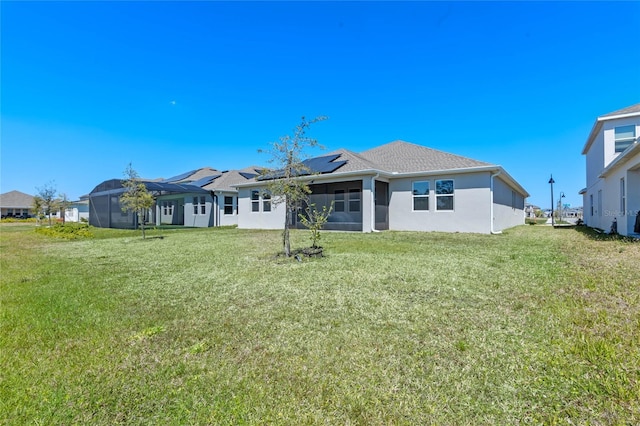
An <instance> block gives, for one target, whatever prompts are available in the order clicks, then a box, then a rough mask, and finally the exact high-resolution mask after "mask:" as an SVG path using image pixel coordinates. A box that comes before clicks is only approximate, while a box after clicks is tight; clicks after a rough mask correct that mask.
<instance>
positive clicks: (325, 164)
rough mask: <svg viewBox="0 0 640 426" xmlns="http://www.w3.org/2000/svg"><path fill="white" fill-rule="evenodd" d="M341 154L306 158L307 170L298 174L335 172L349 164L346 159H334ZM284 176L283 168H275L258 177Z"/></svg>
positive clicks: (266, 178)
mask: <svg viewBox="0 0 640 426" xmlns="http://www.w3.org/2000/svg"><path fill="white" fill-rule="evenodd" d="M338 157H340V154H334V155H325V156H323V157H314V158H309V159H307V160H304V161H303V162H302V164H303V165H304V166H305V168H306V169H307V170H304V171H302V172H300V173H299V174H298V176H308V175H312V174H323V173H333V172H335V171H336V170H338V169H339V168H340V167H342V166H344V165H345V164H347V162H346V161H334V160H336V159H337V158H338ZM283 176H284V171H283V170H274V171H273V172H271V173H268V174H266V175H264V176H261V177H259V178H258V180H268V179H279V178H281V177H283Z"/></svg>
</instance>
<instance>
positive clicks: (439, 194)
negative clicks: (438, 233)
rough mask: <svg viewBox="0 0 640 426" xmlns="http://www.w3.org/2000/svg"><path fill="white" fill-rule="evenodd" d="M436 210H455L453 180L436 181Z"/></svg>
mask: <svg viewBox="0 0 640 426" xmlns="http://www.w3.org/2000/svg"><path fill="white" fill-rule="evenodd" d="M436 210H453V180H452V179H446V180H444V179H443V180H437V181H436Z"/></svg>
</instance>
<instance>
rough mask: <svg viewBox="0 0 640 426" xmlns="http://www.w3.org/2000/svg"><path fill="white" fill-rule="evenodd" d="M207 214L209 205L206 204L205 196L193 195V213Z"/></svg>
mask: <svg viewBox="0 0 640 426" xmlns="http://www.w3.org/2000/svg"><path fill="white" fill-rule="evenodd" d="M198 212H200V214H206V213H207V205H206V204H205V197H204V196H202V197H193V214H198Z"/></svg>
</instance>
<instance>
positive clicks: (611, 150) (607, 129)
mask: <svg viewBox="0 0 640 426" xmlns="http://www.w3.org/2000/svg"><path fill="white" fill-rule="evenodd" d="M631 124H635V126H636V136H639V135H638V133H639V132H640V118H639V117H629V118H622V119H618V120H611V121H606V122H604V123H603V125H602V130H601V134H602V136H601V134H598V138H601V137H602V139H603V141H604V164H602V165H601V167H600V169H599V170H597V172H596V176H597V175H598V174H599V173H600V171H602V169H603V168H605V167H607V166H608V165H609V164H610V163H611V162H612V161H613V160H615V159H616V157H617V156H618V155H620V153H619V152H615V150H616V147H615V128H616V127H620V126H628V125H631ZM589 152H591V150H589Z"/></svg>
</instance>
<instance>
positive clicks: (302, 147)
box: [262, 116, 327, 257]
mask: <svg viewBox="0 0 640 426" xmlns="http://www.w3.org/2000/svg"><path fill="white" fill-rule="evenodd" d="M326 119H327V117H325V116H318V117H316V118H314V119H312V120H307V119H305V118H304V117H302V118H301V120H300V124H298V125H297V126H296V128H295V129H294V130H293V134H292V135H286V136H282V137H280V139H279V140H278V141H276V142H272V143H271V148H270V149H269V150H266V151H265V152H266V153H268V154H270V155H271V159H270V160H269V162H270V163H271V164H274V165H275V168H276V169H277V170H275V171H273V170H271V171H268V170H267V171H264V172H263V173H262V178H263V179H268V180H269V182H268V184H267V190H268V192H269V194H270V195H271V197H272V198H271V200H272V202H273V204H275V205H277V204H284V205H285V221H284V230H283V232H282V245H283V247H284V253H285V255H286V256H287V257H289V256H291V241H290V237H289V234H290V232H289V229H290V226H291V223H292V217H293V214H294V210H295V209H296V208H297V207H298V206H299V205H302V204H303V203H305V202H306V201H307V200H308V196H309V194H310V193H311V190H310V189H309V184H308V183H307V182H306V181H304V180H301V179H300V178H299V177H300V176H302V175H305V174H310V173H311V170H309V168H308V167H307V166H306V165H305V163H304V160H305V159H307V158H308V157H307V151H308V150H309V149H310V148H315V147H320V148H322V147H321V146H320V145H319V144H318V141H317V140H316V139H314V138H310V137H308V136H307V134H306V133H307V130H308V129H309V127H310V126H311V125H312V124H314V123H317V122H318V121H324V120H326Z"/></svg>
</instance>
